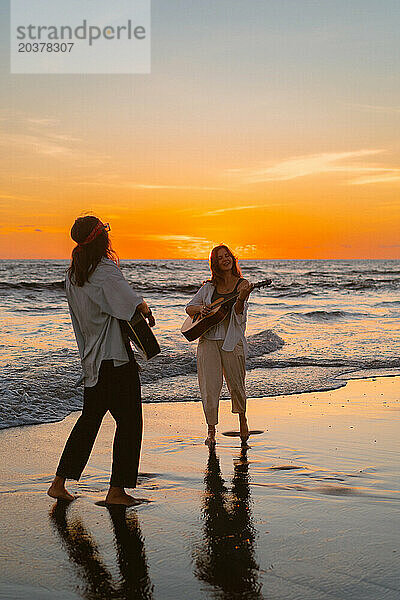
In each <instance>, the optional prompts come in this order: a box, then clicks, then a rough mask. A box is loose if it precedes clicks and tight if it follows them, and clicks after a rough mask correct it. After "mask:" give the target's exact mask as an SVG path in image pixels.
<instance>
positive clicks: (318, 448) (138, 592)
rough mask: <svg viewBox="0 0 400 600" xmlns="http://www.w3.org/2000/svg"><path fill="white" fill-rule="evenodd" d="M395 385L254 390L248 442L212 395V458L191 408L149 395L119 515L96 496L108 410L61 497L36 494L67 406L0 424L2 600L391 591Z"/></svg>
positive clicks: (396, 510) (386, 596)
mask: <svg viewBox="0 0 400 600" xmlns="http://www.w3.org/2000/svg"><path fill="white" fill-rule="evenodd" d="M399 383H400V379H399V378H398V377H387V378H377V379H366V380H352V381H349V382H348V384H347V385H346V386H345V387H342V388H340V389H337V390H333V391H326V392H315V393H308V394H296V395H289V396H276V397H269V398H265V399H257V400H251V399H250V400H249V423H250V426H251V428H252V429H254V430H260V431H262V432H263V433H259V434H255V435H253V436H252V437H251V438H250V442H249V445H250V447H249V448H248V449H247V450H241V448H240V440H239V438H238V437H235V436H228V435H223V432H231V431H234V430H235V429H237V423H236V419H235V417H234V416H233V415H232V414H231V413H230V403H229V402H226V401H223V402H222V403H221V410H220V425H219V426H218V436H217V442H218V443H217V446H216V448H215V452H211V453H209V451H208V449H207V448H206V446H204V437H205V436H204V431H205V426H204V420H203V415H202V410H201V405H200V403H198V402H171V403H162V404H146V405H144V417H145V430H144V444H143V451H142V461H141V468H140V472H141V476H140V483H139V486H138V488H137V490H136V491H135V492H134V495H135V496H137V497H141V498H146V499H148V500H150V502H149V503H143V504H142V505H140V506H139V507H137V508H130V509H128V510H124V509H122V508H119V507H116V508H113V509H112V510H108V509H107V508H104V507H100V506H98V505H96V502H98V501H99V500H101V499H103V498H104V495H105V491H106V489H107V479H108V472H109V464H110V448H111V443H112V435H113V429H114V424H113V421H112V419H111V418H110V417H108V416H107V417H106V419H105V420H104V423H103V427H102V430H101V432H100V435H99V438H98V440H97V442H96V446H95V449H94V452H93V454H92V457H91V459H90V463H89V465H88V467H87V469H86V471H85V473H84V476H83V478H82V479H81V481H80V482H79V483H75V482H71V484H70V486H69V489H70V491H71V492H74V493H77V494H79V498H78V499H77V500H75V501H74V502H73V503H72V504H70V505H64V504H60V503H59V504H57V503H54V502H53V501H52V500H51V499H50V498H48V497H47V496H46V489H47V487H48V484H49V481H50V480H51V477H52V473H53V471H54V470H55V467H56V464H57V460H58V458H59V455H60V452H61V450H62V447H63V444H64V442H65V440H66V437H67V435H68V433H69V431H70V429H71V428H72V426H73V424H74V423H75V421H76V418H77V413H74V414H72V415H70V416H68V417H67V418H65V419H64V420H63V421H61V422H58V423H54V424H43V425H35V426H26V427H17V428H12V429H7V430H3V431H1V432H0V453H1V465H2V467H1V482H2V483H1V488H0V492H1V502H0V512H1V524H2V526H1V532H2V540H1V576H0V597H1V598H7V599H10V600H11V599H27V598H33V599H47V598H55V597H57V598H60V599H65V600H69V599H71V600H72V599H78V598H87V599H95V598H98V599H101V600H106V599H109V598H110V599H111V598H118V599H121V600H125V599H131V598H145V599H150V598H151V599H159V600H169V599H171V600H172V599H174V600H177V599H181V598H182V599H183V598H191V599H193V600H195V599H205V598H210V599H211V598H219V599H224V600H228V599H232V600H233V599H238V598H245V599H261V598H265V599H269V600H280V599H282V600H283V599H285V600H295V599H304V600H314V599H315V600H325V599H330V598H335V599H343V600H344V599H348V598H351V599H355V600H357V599H360V600H361V599H362V600H376V599H378V598H379V599H382V600H397V599H398V598H399V597H400V527H399V523H400V478H399V475H400V467H399V460H398V454H399V446H400V444H399V416H400V412H399V410H400V394H399V392H400V386H399Z"/></svg>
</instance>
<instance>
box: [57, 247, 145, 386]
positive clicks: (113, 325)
mask: <svg viewBox="0 0 400 600" xmlns="http://www.w3.org/2000/svg"><path fill="white" fill-rule="evenodd" d="M65 287H66V293H67V300H68V306H69V310H70V313H71V320H72V325H73V328H74V332H75V337H76V341H77V344H78V349H79V354H80V357H81V363H82V370H83V375H82V377H81V379H80V380H79V382H78V383H80V382H81V381H82V380H83V382H84V385H85V387H93V386H95V385H96V383H97V380H98V376H99V369H100V365H101V361H102V360H113V361H114V366H116V367H117V366H120V365H123V364H125V363H127V362H129V357H128V353H127V351H126V348H125V344H124V342H123V338H122V334H121V328H120V324H119V322H118V319H122V320H124V321H129V320H130V319H131V318H132V317H133V315H134V313H135V310H136V308H137V307H138V305H139V304H141V302H143V298H142V297H141V296H139V295H138V294H136V292H134V291H133V290H132V288H131V287H130V285H129V283H128V282H127V281H126V279H125V278H124V276H123V275H122V273H121V271H120V269H119V267H117V265H116V264H115V263H114V262H113V261H112V260H110V259H109V258H102V259H101V261H100V262H99V264H98V265H97V267H96V269H95V270H94V272H93V273H92V274H91V275H90V277H89V281H86V282H85V283H84V285H83V286H78V285H74V284H73V283H71V282H70V280H69V277H68V276H67V278H66V282H65Z"/></svg>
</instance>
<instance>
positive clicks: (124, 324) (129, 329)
mask: <svg viewBox="0 0 400 600" xmlns="http://www.w3.org/2000/svg"><path fill="white" fill-rule="evenodd" d="M120 324H121V328H122V331H123V332H124V333H125V334H126V335H127V336H128V338H129V339H130V340H131V341H132V342H133V343H134V344H135V346H136V348H137V349H138V350H139V351H140V352H142V353H143V354H144V355H145V357H146V359H147V360H149V359H150V358H153V356H156V355H157V354H159V353H160V352H161V350H160V346H159V345H158V342H157V340H156V338H155V335H154V333H153V332H152V330H151V329H150V327H149V326H148V324H147V323H146V320H145V319H144V317H143V316H142V313H141V312H139V311H136V312H135V314H134V315H133V317H132V319H131V320H130V321H120Z"/></svg>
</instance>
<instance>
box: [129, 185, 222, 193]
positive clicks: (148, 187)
mask: <svg viewBox="0 0 400 600" xmlns="http://www.w3.org/2000/svg"><path fill="white" fill-rule="evenodd" d="M127 185H128V186H129V187H132V188H136V189H142V190H200V191H209V192H221V191H229V189H228V188H223V187H210V186H204V185H168V184H151V183H130V184H127Z"/></svg>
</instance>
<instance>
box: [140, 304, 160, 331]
mask: <svg viewBox="0 0 400 600" xmlns="http://www.w3.org/2000/svg"><path fill="white" fill-rule="evenodd" d="M136 310H138V311H139V312H141V313H142V315H143V316H144V318H145V319H147V320H148V322H149V325H150V327H154V325H155V324H156V320H155V318H154V316H153V313H152V312H151V308H150V307H149V305H148V304H147V302H146V301H145V300H143V302H141V303H140V304H139V305H138V307H137V309H136Z"/></svg>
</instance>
